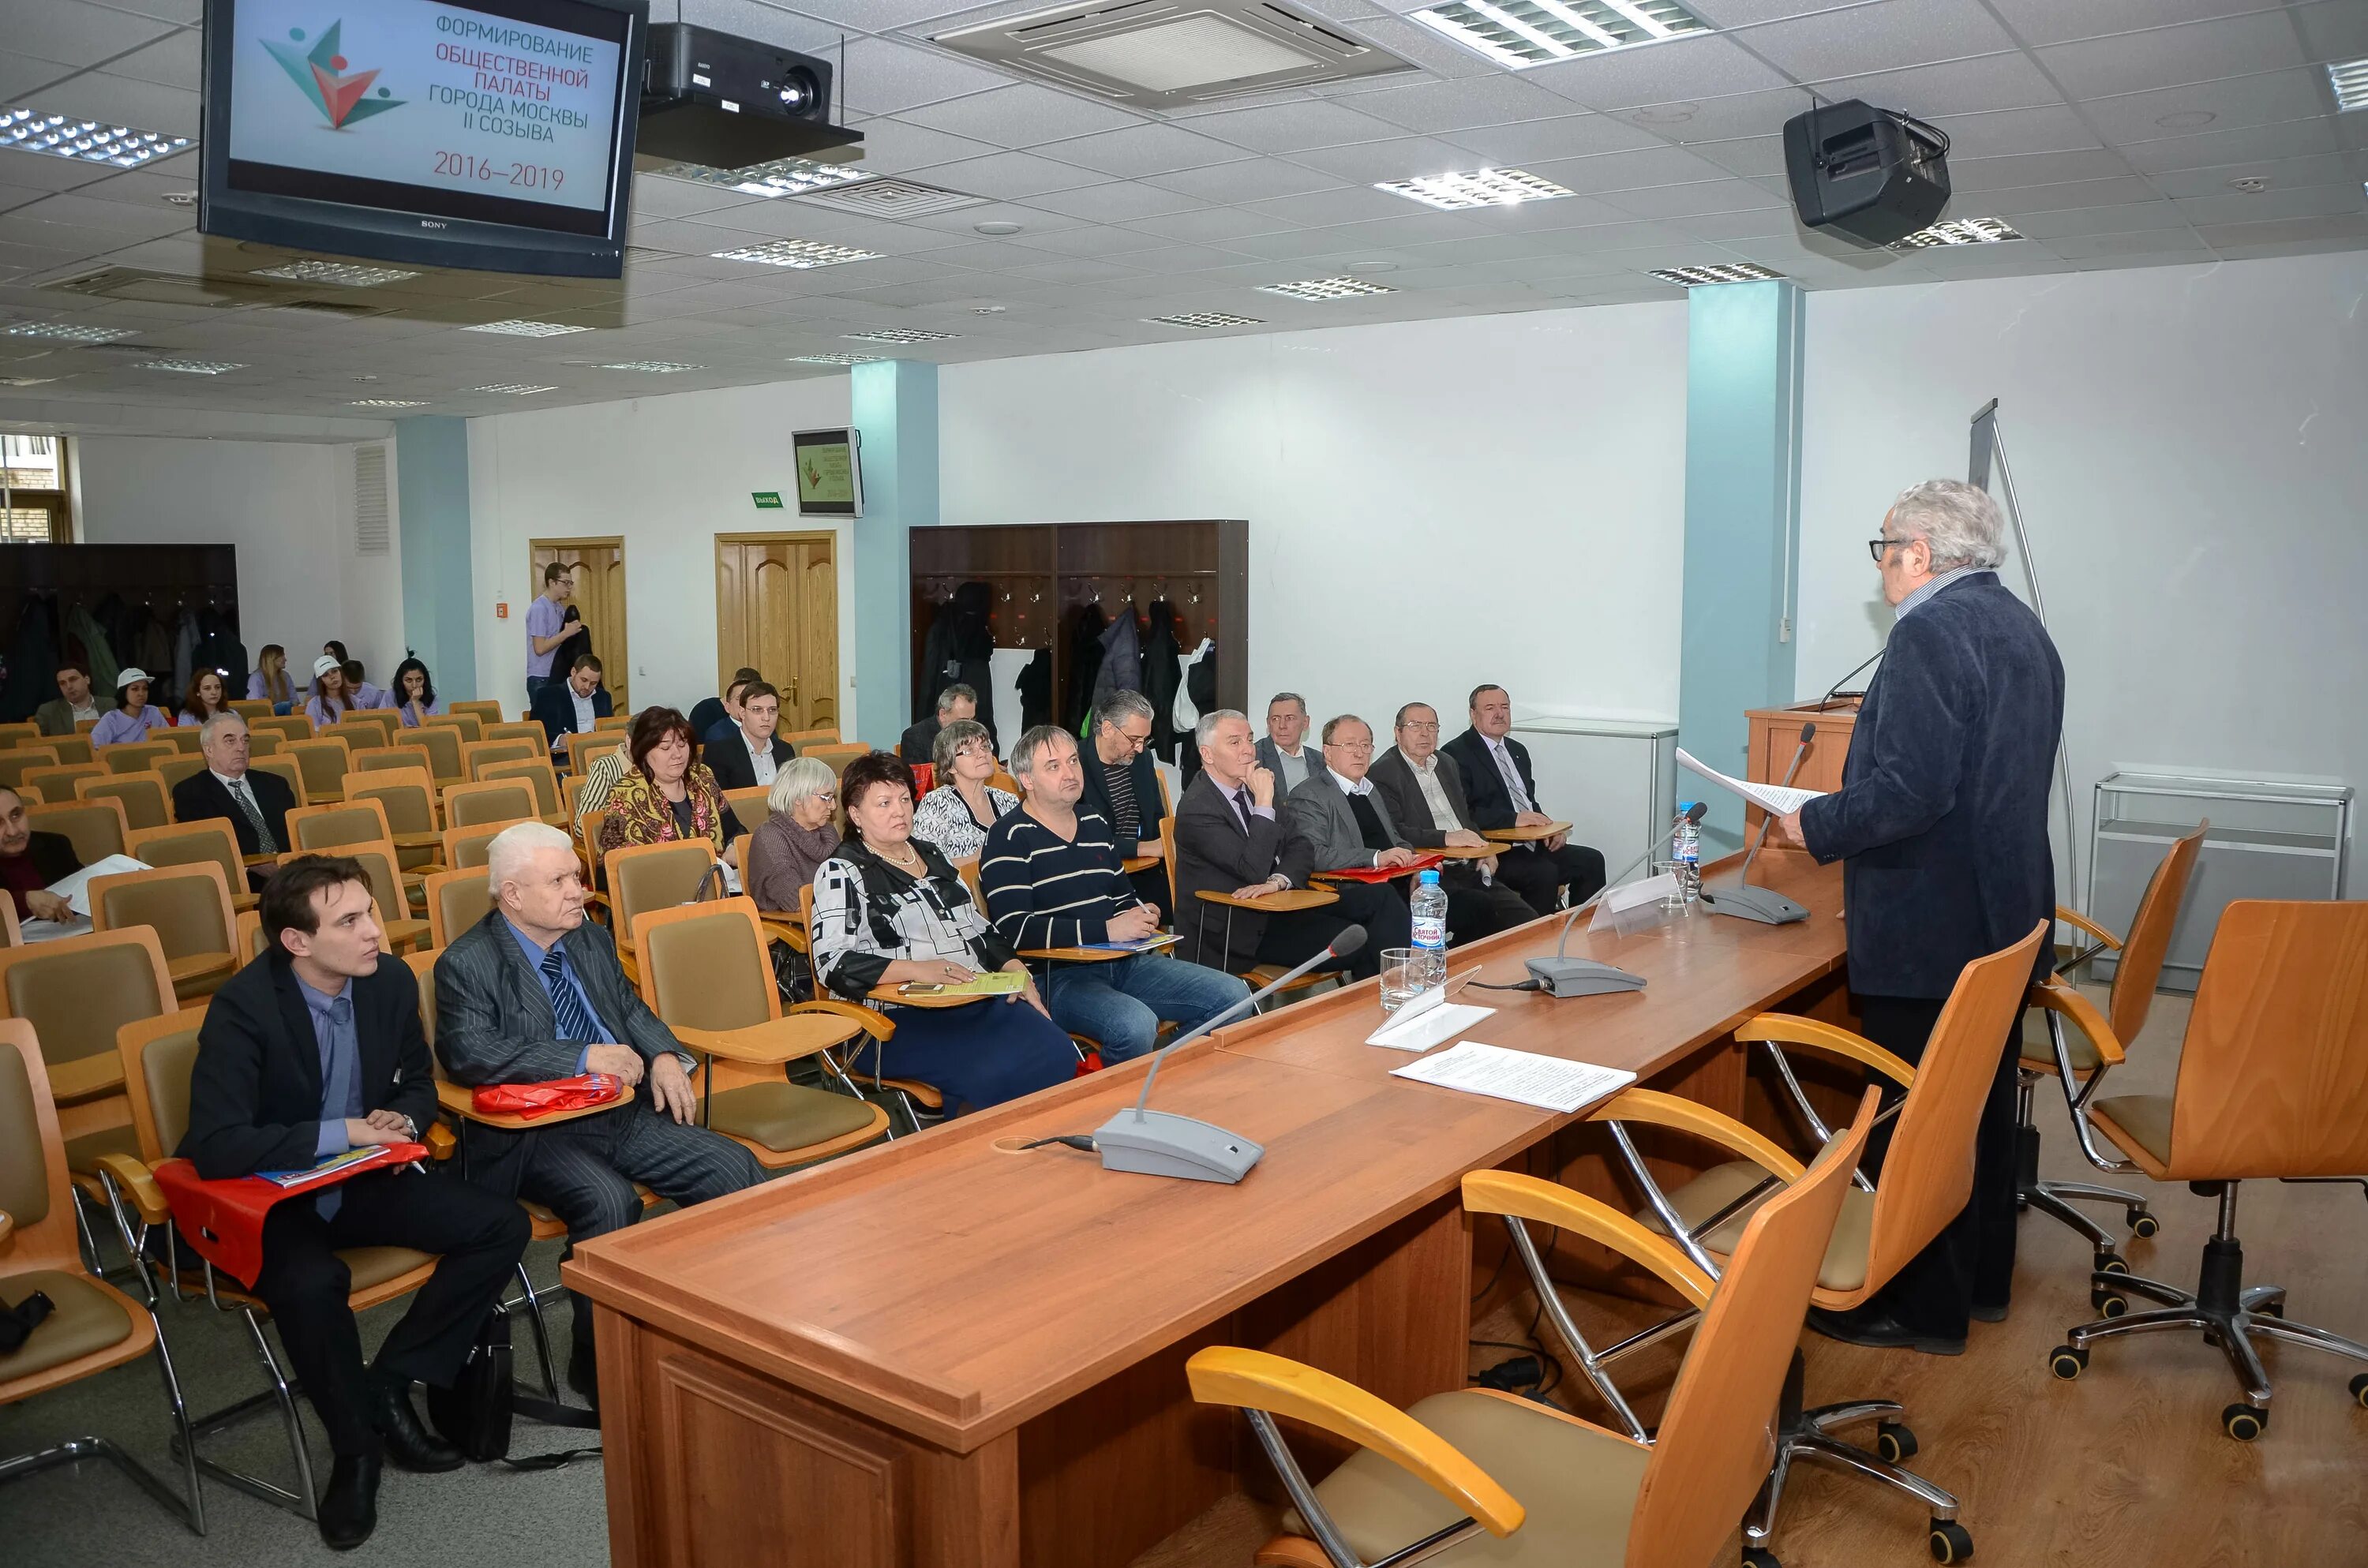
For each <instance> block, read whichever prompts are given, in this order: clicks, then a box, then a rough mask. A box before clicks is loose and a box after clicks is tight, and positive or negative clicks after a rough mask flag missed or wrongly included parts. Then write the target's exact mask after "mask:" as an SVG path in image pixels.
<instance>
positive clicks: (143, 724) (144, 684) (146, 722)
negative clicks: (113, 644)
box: [90, 670, 173, 746]
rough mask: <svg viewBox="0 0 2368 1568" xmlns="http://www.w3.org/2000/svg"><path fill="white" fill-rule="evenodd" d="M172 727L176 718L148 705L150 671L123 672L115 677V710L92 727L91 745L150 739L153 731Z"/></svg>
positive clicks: (99, 718) (105, 714)
mask: <svg viewBox="0 0 2368 1568" xmlns="http://www.w3.org/2000/svg"><path fill="white" fill-rule="evenodd" d="M172 724H173V719H172V715H170V714H168V713H166V712H165V710H163V709H161V708H151V707H149V706H148V672H147V671H146V670H120V671H118V672H117V674H116V676H115V710H114V711H113V712H111V713H102V714H100V715H99V716H98V722H97V724H95V725H93V726H92V728H91V732H90V744H93V745H95V746H111V745H117V744H120V743H122V742H124V741H141V740H146V739H147V738H148V732H149V731H151V730H166V729H170V728H172Z"/></svg>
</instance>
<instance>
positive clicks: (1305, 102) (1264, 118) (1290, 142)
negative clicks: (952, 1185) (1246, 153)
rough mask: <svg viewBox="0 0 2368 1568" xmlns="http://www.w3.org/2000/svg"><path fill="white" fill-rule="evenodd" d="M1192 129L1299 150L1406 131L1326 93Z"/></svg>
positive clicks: (1242, 111) (1207, 117) (1255, 148)
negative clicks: (1350, 106) (1346, 104)
mask: <svg viewBox="0 0 2368 1568" xmlns="http://www.w3.org/2000/svg"><path fill="white" fill-rule="evenodd" d="M1548 101H1549V102H1556V103H1558V102H1559V101H1560V100H1558V99H1553V98H1549V99H1548ZM1192 129H1193V131H1196V132H1199V133H1201V134H1203V135H1209V136H1214V137H1216V138H1218V139H1219V140H1221V141H1224V142H1232V143H1234V144H1235V146H1237V147H1247V148H1248V149H1250V150H1251V151H1252V152H1254V153H1298V152H1304V151H1306V150H1308V149H1310V148H1315V147H1338V146H1341V145H1344V144H1349V143H1358V142H1379V141H1383V140H1385V139H1388V138H1391V137H1395V136H1398V135H1401V134H1403V132H1401V131H1399V130H1398V128H1397V127H1396V126H1395V125H1394V124H1391V123H1389V122H1387V121H1384V120H1379V119H1373V118H1372V116H1370V115H1367V114H1365V113H1363V112H1361V110H1360V109H1357V108H1348V107H1346V106H1344V105H1341V104H1337V103H1332V102H1328V101H1326V100H1325V99H1322V98H1304V99H1298V100H1293V101H1290V102H1284V103H1274V104H1267V105H1264V106H1262V107H1260V108H1237V109H1229V110H1227V111H1226V112H1224V113H1223V114H1204V115H1198V116H1195V117H1194V118H1193V120H1192Z"/></svg>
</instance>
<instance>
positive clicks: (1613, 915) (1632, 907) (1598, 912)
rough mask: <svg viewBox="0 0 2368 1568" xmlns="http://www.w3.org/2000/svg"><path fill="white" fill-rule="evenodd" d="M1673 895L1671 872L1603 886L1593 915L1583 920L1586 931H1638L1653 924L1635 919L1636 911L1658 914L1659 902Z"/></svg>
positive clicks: (1675, 890)
mask: <svg viewBox="0 0 2368 1568" xmlns="http://www.w3.org/2000/svg"><path fill="white" fill-rule="evenodd" d="M1677 894H1678V874H1677V873H1676V872H1675V871H1663V872H1662V873H1661V874H1660V875H1659V876H1657V877H1646V878H1645V879H1644V880H1643V881H1634V882H1630V883H1628V884H1627V885H1625V886H1624V887H1616V888H1607V889H1605V890H1604V892H1603V896H1602V897H1601V898H1600V899H1599V900H1597V901H1596V905H1595V918H1594V919H1592V920H1590V921H1588V923H1587V928H1588V930H1589V931H1601V930H1603V929H1605V928H1607V927H1610V928H1611V929H1615V930H1619V931H1622V932H1627V931H1634V930H1640V929H1642V928H1643V927H1644V926H1649V925H1652V924H1653V922H1652V921H1650V920H1645V919H1641V918H1639V915H1638V912H1639V911H1640V910H1645V909H1647V908H1650V909H1651V910H1652V911H1654V912H1655V913H1656V914H1658V912H1659V910H1660V907H1661V901H1662V900H1663V899H1665V898H1675V897H1676V896H1677Z"/></svg>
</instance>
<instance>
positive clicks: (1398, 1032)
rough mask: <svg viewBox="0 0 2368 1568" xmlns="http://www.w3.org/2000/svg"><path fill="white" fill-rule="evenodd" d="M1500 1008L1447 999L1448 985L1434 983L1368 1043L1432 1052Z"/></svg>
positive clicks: (1372, 1034) (1391, 1019)
mask: <svg viewBox="0 0 2368 1568" xmlns="http://www.w3.org/2000/svg"><path fill="white" fill-rule="evenodd" d="M1496 1010H1497V1009H1496V1008H1494V1007H1475V1006H1472V1005H1470V1004H1469V1003H1464V1002H1450V1001H1448V1000H1447V988H1446V987H1445V986H1443V985H1434V986H1432V987H1431V988H1430V989H1429V990H1428V991H1425V992H1423V993H1422V994H1420V995H1418V996H1415V997H1413V998H1411V999H1409V1000H1408V1001H1407V1002H1406V1005H1405V1006H1402V1007H1400V1008H1399V1009H1398V1010H1397V1012H1396V1013H1395V1014H1394V1015H1393V1016H1392V1017H1391V1018H1390V1021H1389V1022H1387V1023H1385V1024H1383V1026H1382V1027H1381V1028H1377V1029H1375V1030H1374V1031H1373V1032H1372V1033H1371V1034H1369V1035H1367V1036H1366V1037H1365V1043H1366V1044H1367V1045H1383V1046H1387V1047H1388V1048H1389V1049H1390V1050H1392V1051H1429V1049H1430V1048H1431V1047H1432V1046H1434V1045H1438V1044H1440V1042H1441V1041H1443V1040H1447V1039H1449V1038H1450V1037H1451V1036H1453V1035H1456V1034H1459V1033H1461V1032H1462V1031H1463V1030H1464V1029H1466V1028H1470V1027H1471V1026H1472V1025H1474V1024H1476V1023H1478V1022H1479V1021H1480V1020H1481V1019H1483V1018H1485V1017H1488V1016H1489V1015H1490V1014H1492V1013H1494V1012H1495V1011H1496Z"/></svg>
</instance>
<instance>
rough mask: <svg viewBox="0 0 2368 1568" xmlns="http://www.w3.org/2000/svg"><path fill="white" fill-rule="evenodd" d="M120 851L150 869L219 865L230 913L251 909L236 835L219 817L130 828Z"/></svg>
mask: <svg viewBox="0 0 2368 1568" xmlns="http://www.w3.org/2000/svg"><path fill="white" fill-rule="evenodd" d="M123 852H124V853H125V854H126V855H129V856H131V858H133V859H134V860H139V861H142V862H143V863H145V864H147V865H150V866H189V865H198V864H206V865H214V866H220V867H221V868H222V885H223V886H224V887H227V888H228V889H230V890H231V892H230V906H231V910H232V913H233V914H236V913H238V912H240V911H243V910H248V909H253V908H254V907H255V904H256V894H254V893H251V892H247V891H246V863H245V858H243V857H242V856H241V855H240V854H239V852H238V836H237V835H235V834H233V832H232V831H231V826H230V824H229V823H227V822H225V821H223V820H222V818H220V817H206V818H203V819H201V820H199V821H197V822H176V823H174V824H170V825H169V826H165V827H144V828H134V829H132V830H131V832H130V833H128V834H126V835H124V839H123Z"/></svg>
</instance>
